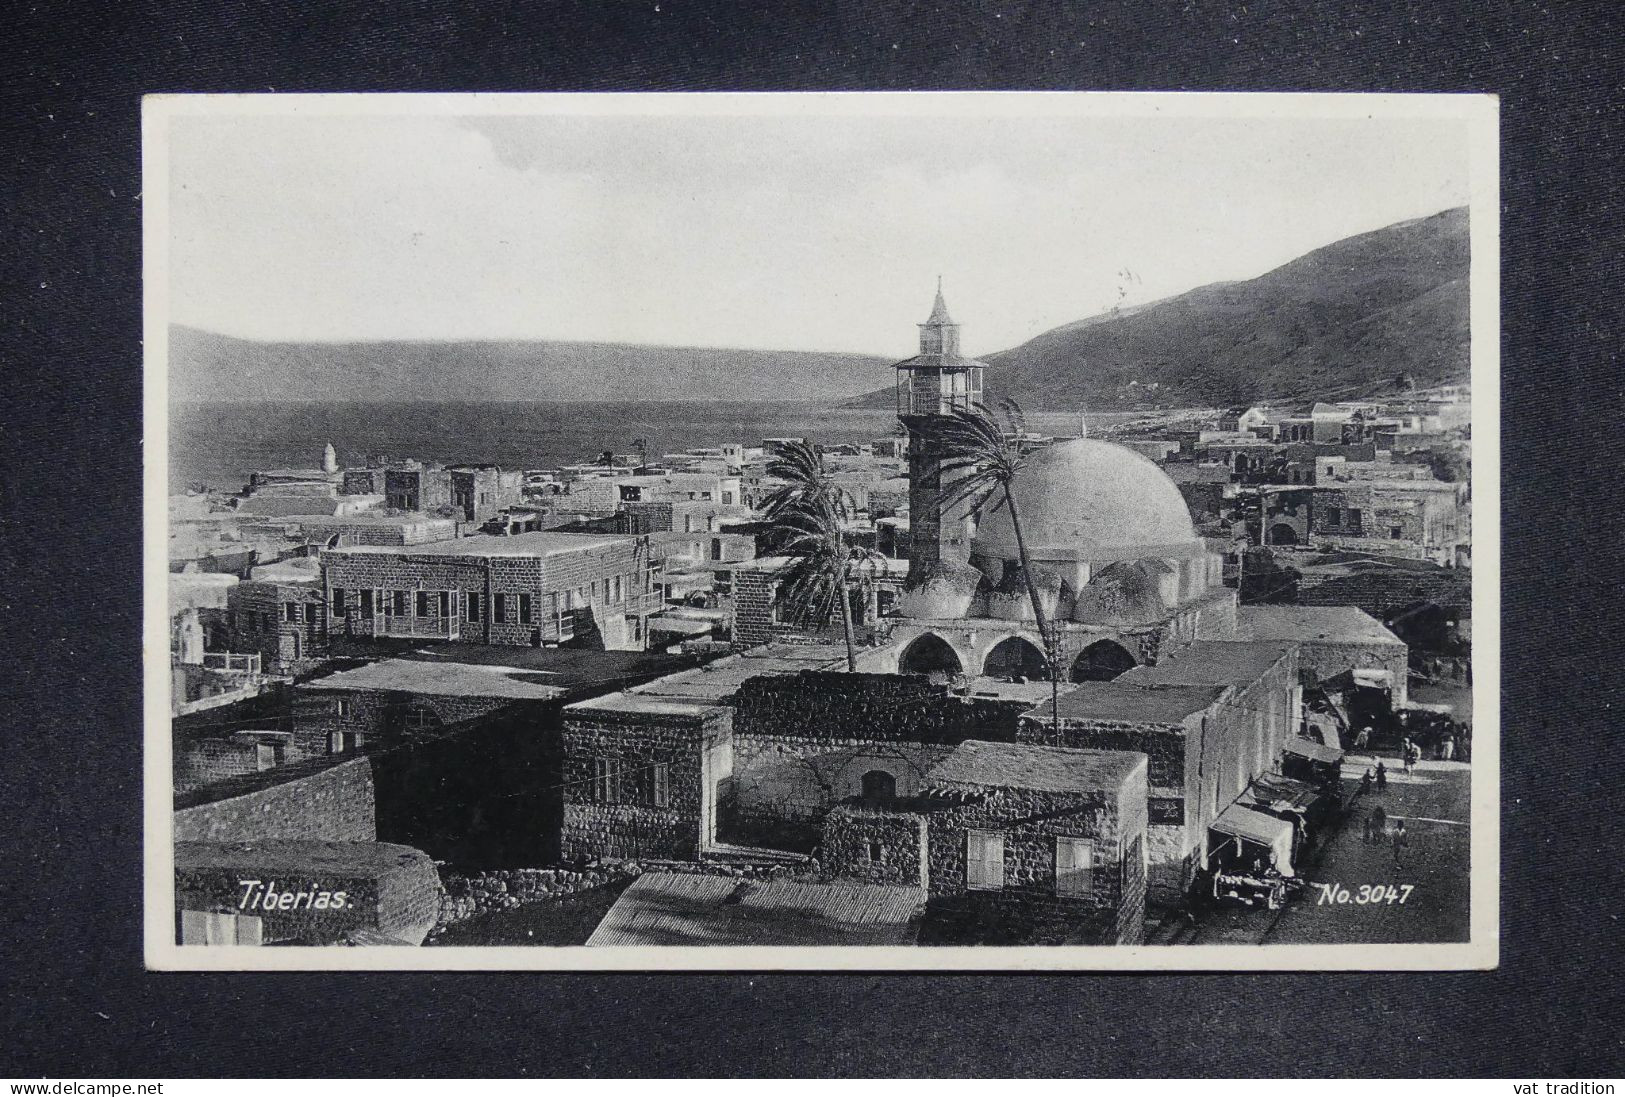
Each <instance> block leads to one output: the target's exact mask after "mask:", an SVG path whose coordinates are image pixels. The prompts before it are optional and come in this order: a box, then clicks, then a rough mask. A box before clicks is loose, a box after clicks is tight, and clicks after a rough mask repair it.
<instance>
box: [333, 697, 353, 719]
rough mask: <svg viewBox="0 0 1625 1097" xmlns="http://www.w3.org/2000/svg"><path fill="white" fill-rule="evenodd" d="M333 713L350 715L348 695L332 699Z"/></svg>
mask: <svg viewBox="0 0 1625 1097" xmlns="http://www.w3.org/2000/svg"><path fill="white" fill-rule="evenodd" d="M333 715H334V716H349V715H350V699H349V698H348V697H337V698H334V700H333Z"/></svg>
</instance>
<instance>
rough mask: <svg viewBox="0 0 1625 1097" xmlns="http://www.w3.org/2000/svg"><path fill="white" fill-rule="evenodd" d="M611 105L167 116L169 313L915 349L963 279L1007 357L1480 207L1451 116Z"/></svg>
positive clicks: (209, 319)
mask: <svg viewBox="0 0 1625 1097" xmlns="http://www.w3.org/2000/svg"><path fill="white" fill-rule="evenodd" d="M617 98H619V99H620V100H622V101H623V103H622V104H621V105H620V109H618V110H616V111H613V112H610V113H598V114H585V113H583V114H561V113H558V112H557V110H558V108H557V107H554V108H552V109H553V113H548V114H543V115H516V114H512V113H504V114H501V115H472V114H462V115H460V114H457V113H455V112H454V111H451V112H448V111H447V110H445V109H440V110H437V111H434V112H423V113H409V108H408V107H405V106H403V107H401V108H400V110H399V113H390V114H380V113H377V112H373V113H369V114H367V115H365V116H356V115H335V114H308V113H289V112H286V111H280V112H277V113H272V114H266V113H261V112H248V113H231V112H219V113H214V114H209V115H184V116H178V117H174V118H171V119H170V120H169V138H168V154H167V163H168V171H169V186H168V218H169V248H170V253H169V261H168V276H169V277H168V289H169V310H168V311H169V319H170V320H171V322H174V323H181V324H188V325H192V326H195V327H200V328H205V329H208V330H211V331H215V332H220V333H222V334H227V335H234V336H239V337H243V338H251V339H265V340H294V341H303V340H313V341H349V340H372V339H567V340H587V341H606V342H619V343H642V344H660V345H667V346H716V347H751V348H761V349H794V350H824V351H845V352H859V353H867V354H877V355H882V356H890V357H897V358H901V357H905V356H907V355H908V354H910V353H912V352H913V349H912V348H913V347H914V345H915V343H916V339H917V335H916V328H915V325H916V324H917V323H919V322H920V321H922V320H924V319H925V317H926V314H927V313H928V312H929V311H930V307H931V299H932V295H933V293H934V292H935V288H936V282H937V278H938V276H941V278H942V281H943V286H944V291H945V294H946V297H947V301H948V304H949V307H950V310H951V311H952V312H953V314H954V318H955V319H956V320H958V321H959V322H960V323H961V324H962V325H963V335H962V339H963V347H964V350H965V352H966V353H968V354H987V353H992V352H993V351H997V350H1002V349H1005V348H1007V347H1010V346H1014V345H1016V344H1019V343H1021V342H1023V341H1025V340H1027V339H1029V338H1031V337H1032V336H1034V335H1037V334H1039V333H1040V332H1043V331H1046V330H1048V329H1050V328H1053V327H1056V326H1059V325H1061V324H1065V323H1070V322H1072V321H1074V320H1079V319H1082V318H1084V317H1087V316H1091V315H1094V314H1097V313H1100V312H1102V311H1105V310H1107V309H1109V308H1111V307H1113V306H1114V305H1125V306H1128V305H1135V304H1142V303H1145V302H1148V301H1152V300H1156V299H1159V298H1162V297H1166V296H1169V295H1172V294H1176V293H1179V292H1182V291H1184V290H1187V289H1191V288H1194V287H1196V286H1200V285H1204V284H1207V283H1209V282H1214V281H1223V280H1236V279H1245V278H1251V277H1254V276H1256V275H1259V274H1262V273H1264V272H1265V271H1267V270H1270V269H1272V268H1274V267H1276V266H1279V265H1280V264H1282V263H1284V262H1287V261H1289V260H1291V259H1293V258H1295V257H1297V256H1298V255H1301V254H1303V253H1304V252H1306V251H1309V250H1312V249H1313V248H1315V247H1318V246H1320V245H1323V244H1327V243H1331V242H1332V241H1334V240H1339V239H1342V238H1344V237H1346V236H1350V235H1354V234H1356V233H1359V232H1364V231H1369V230H1371V229H1376V228H1381V227H1383V226H1385V225H1389V224H1392V223H1394V222H1396V221H1402V220H1406V219H1409V218H1414V217H1422V216H1426V215H1428V214H1431V213H1435V212H1438V211H1439V210H1442V209H1447V208H1450V207H1452V206H1458V205H1463V204H1465V203H1466V202H1467V200H1468V167H1467V164H1468V155H1467V149H1468V142H1467V129H1466V126H1465V123H1463V122H1462V121H1459V120H1449V119H1444V118H1392V117H1388V118H1384V117H1363V116H1362V117H1337V118H1325V117H1320V118H1305V117H1281V116H1270V115H1269V114H1267V113H1265V112H1260V111H1258V110H1249V111H1246V112H1244V113H1243V112H1238V113H1237V114H1236V115H1233V116H1230V117H1213V116H1203V117H1188V116H1179V115H1177V114H1174V115H1173V116H1164V115H1162V114H1157V115H1154V116H1146V115H1145V114H1143V112H1142V113H1141V114H1137V115H1136V116H1133V117H1106V116H1099V115H1089V116H1084V115H1076V114H1074V115H1067V114H1058V113H1057V112H1055V111H1054V110H1053V109H1049V104H1046V105H1045V106H1046V109H1045V110H1036V111H1034V112H1032V113H1030V114H1028V113H1023V109H1022V108H1021V107H1020V105H1019V104H1015V105H1014V109H1013V107H1012V103H1011V101H1010V100H1009V99H1008V97H1006V98H1005V100H1004V101H1002V102H998V103H996V104H994V107H996V109H993V108H988V109H983V107H982V106H981V104H984V103H986V102H987V99H986V98H985V97H963V98H961V99H960V100H957V101H955V105H954V106H953V107H952V109H951V110H944V109H941V104H940V103H937V104H933V109H932V110H931V111H929V112H925V113H914V112H911V111H909V110H903V111H900V112H894V113H888V114H879V115H877V114H875V113H871V112H865V113H858V112H857V111H855V110H853V109H852V107H851V104H852V103H853V102H854V99H855V98H856V97H842V98H840V99H837V100H835V101H833V102H834V104H835V105H834V106H832V107H831V108H830V109H828V110H824V109H818V110H808V109H805V104H801V105H800V109H796V110H792V111H786V112H783V113H774V112H773V111H772V110H767V111H764V110H763V109H762V107H761V103H762V102H763V101H765V100H766V98H767V97H755V98H756V99H757V100H758V102H757V103H756V104H754V105H753V107H752V109H751V110H749V111H741V112H739V113H730V110H729V109H728V108H726V107H723V108H718V107H715V106H713V107H711V108H710V109H708V110H707V111H706V112H705V113H703V114H696V113H694V112H692V111H687V110H684V109H682V108H681V106H680V105H679V106H678V107H675V108H674V107H673V106H671V103H672V98H671V97H660V98H654V99H651V100H649V101H648V105H647V107H645V106H643V105H641V104H637V103H635V102H633V101H634V100H636V99H637V97H626V96H622V97H617ZM688 98H690V99H692V98H693V97H688ZM802 98H807V97H802ZM1048 98H1049V99H1050V100H1053V99H1054V98H1055V97H1053V96H1052V97H1048ZM628 103H630V104H631V106H630V109H628V107H627V104H628ZM1210 113H1211V112H1210ZM1341 113H1342V114H1345V115H1346V114H1347V113H1348V112H1347V111H1343V112H1341Z"/></svg>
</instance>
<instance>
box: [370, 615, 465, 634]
mask: <svg viewBox="0 0 1625 1097" xmlns="http://www.w3.org/2000/svg"><path fill="white" fill-rule="evenodd" d="M373 621H374V625H373V632H374V634H375V635H378V636H403V637H409V638H411V639H416V640H456V639H457V638H458V637H459V636H461V635H462V632H461V622H460V621H458V619H457V618H456V617H414V616H409V615H405V616H401V615H396V614H393V613H385V614H382V615H380V616H378V617H375V618H374V619H373Z"/></svg>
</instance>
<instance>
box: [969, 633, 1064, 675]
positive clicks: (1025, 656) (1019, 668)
mask: <svg viewBox="0 0 1625 1097" xmlns="http://www.w3.org/2000/svg"><path fill="white" fill-rule="evenodd" d="M982 673H983V674H985V675H987V676H988V677H990V678H1047V677H1049V664H1048V663H1047V662H1046V661H1045V659H1044V653H1043V652H1041V651H1039V650H1038V648H1037V647H1036V646H1034V645H1033V644H1032V643H1030V642H1029V641H1027V640H1025V639H1023V638H1022V637H1020V636H1010V637H1006V638H1005V639H1003V640H1000V641H999V642H998V643H997V644H995V645H994V646H993V650H992V651H990V652H988V653H987V658H986V659H985V660H983V662H982Z"/></svg>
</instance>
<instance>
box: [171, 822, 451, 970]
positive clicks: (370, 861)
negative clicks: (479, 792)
mask: <svg viewBox="0 0 1625 1097" xmlns="http://www.w3.org/2000/svg"><path fill="white" fill-rule="evenodd" d="M440 895H441V886H440V875H439V873H438V872H437V871H436V869H435V864H434V861H433V860H431V859H430V858H429V856H428V855H427V854H425V853H423V852H422V851H421V850H416V849H412V848H411V847H409V846H401V845H392V844H388V843H384V842H326V841H313V840H308V839H305V840H280V841H272V842H263V841H254V842H186V841H181V842H177V843H176V844H175V921H176V931H177V932H176V936H177V943H179V944H182V945H271V944H283V945H337V944H390V945H418V944H422V943H423V939H424V937H426V936H428V933H429V930H431V929H433V928H434V925H435V922H436V921H438V920H439V916H440Z"/></svg>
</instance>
